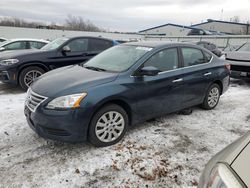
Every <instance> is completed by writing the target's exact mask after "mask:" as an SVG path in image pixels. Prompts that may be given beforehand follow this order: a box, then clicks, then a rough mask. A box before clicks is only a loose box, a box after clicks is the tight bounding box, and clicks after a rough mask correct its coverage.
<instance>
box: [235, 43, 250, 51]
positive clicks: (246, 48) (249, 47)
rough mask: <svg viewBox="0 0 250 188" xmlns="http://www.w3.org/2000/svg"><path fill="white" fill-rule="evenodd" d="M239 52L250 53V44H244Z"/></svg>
mask: <svg viewBox="0 0 250 188" xmlns="http://www.w3.org/2000/svg"><path fill="white" fill-rule="evenodd" d="M237 51H248V52H249V51H250V43H245V44H243V45H242V46H241V47H240V48H239V49H238V50H237Z"/></svg>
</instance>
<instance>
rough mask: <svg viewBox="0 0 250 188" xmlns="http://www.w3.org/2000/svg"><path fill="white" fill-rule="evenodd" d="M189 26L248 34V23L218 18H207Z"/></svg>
mask: <svg viewBox="0 0 250 188" xmlns="http://www.w3.org/2000/svg"><path fill="white" fill-rule="evenodd" d="M191 27H195V28H201V29H205V30H209V31H219V32H222V33H227V34H234V35H248V34H250V24H245V23H237V22H227V21H220V20H212V19H208V20H207V21H206V22H203V23H199V24H195V25H192V26H191Z"/></svg>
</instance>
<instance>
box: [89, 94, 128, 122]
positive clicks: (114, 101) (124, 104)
mask: <svg viewBox="0 0 250 188" xmlns="http://www.w3.org/2000/svg"><path fill="white" fill-rule="evenodd" d="M108 104H116V105H118V106H120V107H122V108H123V109H124V110H125V112H126V113H127V115H128V120H129V126H130V125H131V124H132V109H131V106H130V105H129V104H128V102H127V101H125V100H123V99H117V98H113V99H108V100H105V101H103V102H101V103H99V105H97V108H96V109H95V110H94V112H93V113H92V116H91V120H92V118H93V116H94V115H95V113H96V112H97V111H98V110H100V109H101V108H103V107H104V106H106V105H108Z"/></svg>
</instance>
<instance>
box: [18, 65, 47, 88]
mask: <svg viewBox="0 0 250 188" xmlns="http://www.w3.org/2000/svg"><path fill="white" fill-rule="evenodd" d="M44 73H45V71H44V70H43V69H41V68H40V67H37V66H31V67H27V68H25V69H23V70H22V71H21V73H20V76H19V84H20V86H21V87H22V89H24V90H27V89H28V88H29V87H30V85H31V84H32V83H33V81H34V79H36V78H37V77H39V76H41V75H42V74H44Z"/></svg>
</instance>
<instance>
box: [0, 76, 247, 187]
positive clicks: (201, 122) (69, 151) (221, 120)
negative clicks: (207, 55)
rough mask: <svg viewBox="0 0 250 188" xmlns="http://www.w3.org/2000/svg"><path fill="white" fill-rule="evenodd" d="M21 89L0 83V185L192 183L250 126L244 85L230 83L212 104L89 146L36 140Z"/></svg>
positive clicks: (116, 185) (135, 185)
mask: <svg viewBox="0 0 250 188" xmlns="http://www.w3.org/2000/svg"><path fill="white" fill-rule="evenodd" d="M24 97H25V94H24V93H22V92H21V91H20V90H18V89H16V88H11V87H10V86H8V85H4V84H1V83H0V138H1V139H0V187H4V188H5V187H196V186H197V182H198V180H199V176H200V173H201V171H202V169H203V168H204V165H205V164H206V163H207V161H208V160H209V159H210V158H211V157H212V156H213V155H214V154H215V153H217V152H218V151H220V150H221V149H222V148H224V147H225V146H226V145H228V144H229V143H231V142H232V141H234V140H235V139H237V138H238V137H240V136H241V135H243V134H244V133H245V132H246V131H247V130H249V128H250V107H249V106H250V84H246V83H244V82H238V81H234V82H233V83H232V85H231V87H230V89H229V91H228V92H227V93H226V94H225V95H223V96H222V98H221V101H220V103H219V105H218V106H217V108H216V109H214V110H212V111H205V110H202V109H199V108H194V111H193V113H192V114H191V115H188V116H185V115H177V114H171V115H167V116H165V117H162V118H158V119H156V120H154V121H151V122H145V123H142V124H140V125H138V126H136V127H134V128H132V129H131V130H130V131H129V132H128V133H127V135H126V136H125V138H124V139H123V140H122V141H121V142H120V143H118V144H117V145H115V146H110V147H106V148H95V147H92V146H90V145H88V144H67V143H61V142H56V141H50V140H45V139H43V138H40V137H38V136H37V135H36V134H35V133H34V132H33V131H32V130H31V129H30V128H29V127H28V125H27V123H26V120H25V117H24V115H23V103H24Z"/></svg>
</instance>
